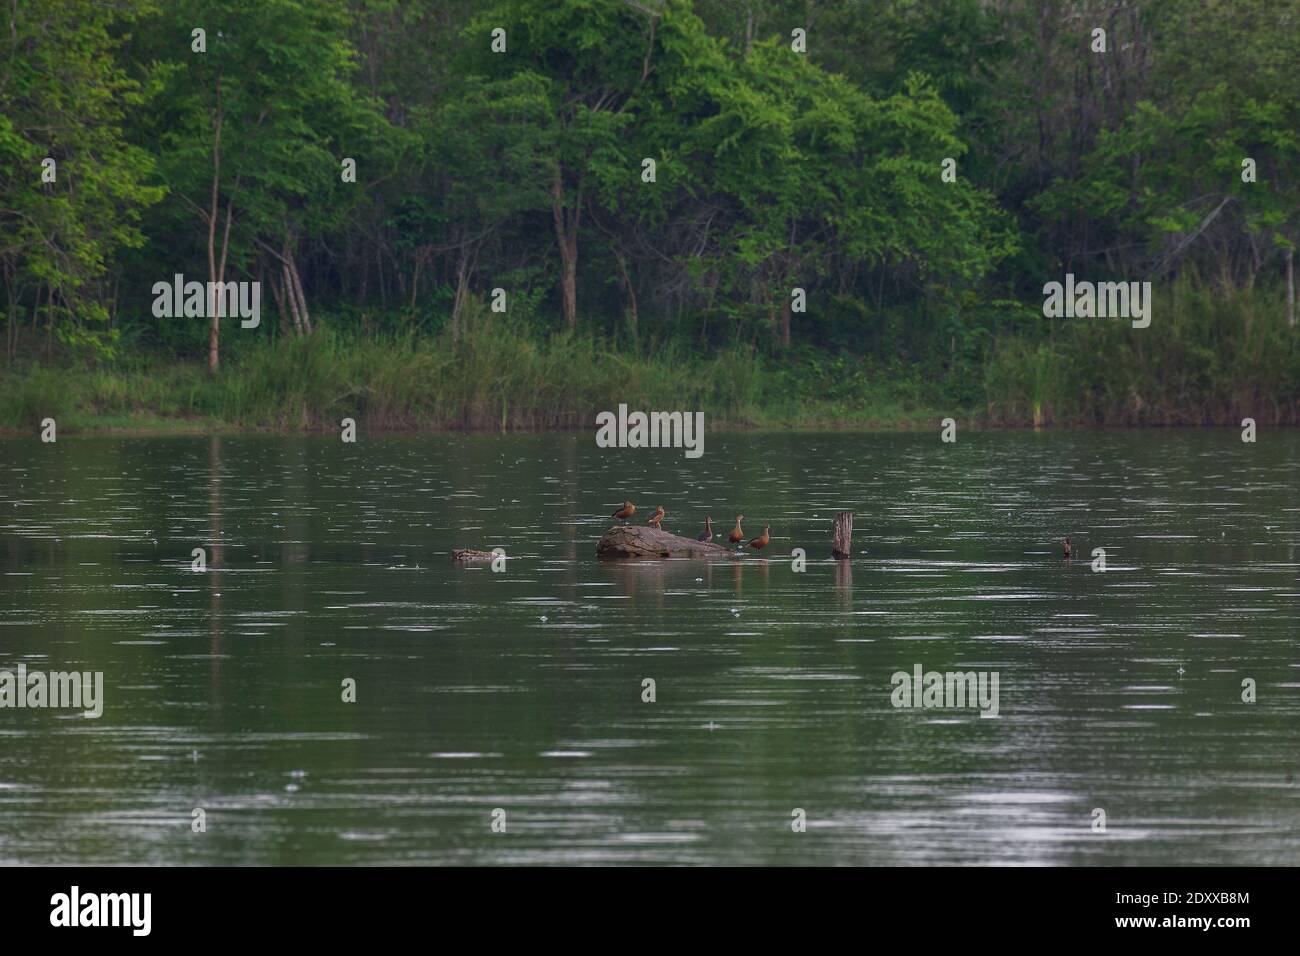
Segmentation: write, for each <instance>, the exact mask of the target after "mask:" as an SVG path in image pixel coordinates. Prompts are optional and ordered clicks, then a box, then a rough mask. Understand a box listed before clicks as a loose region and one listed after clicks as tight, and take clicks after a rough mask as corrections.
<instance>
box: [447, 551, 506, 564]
mask: <svg viewBox="0 0 1300 956" xmlns="http://www.w3.org/2000/svg"><path fill="white" fill-rule="evenodd" d="M505 556H506V555H505V552H504V551H503V552H501V557H503V558H504V557H505ZM495 557H496V555H495V554H494V553H493V552H491V551H479V550H477V549H476V548H456V549H454V550H453V551H452V552H451V559H452V560H453V561H491V560H492V559H493V558H495Z"/></svg>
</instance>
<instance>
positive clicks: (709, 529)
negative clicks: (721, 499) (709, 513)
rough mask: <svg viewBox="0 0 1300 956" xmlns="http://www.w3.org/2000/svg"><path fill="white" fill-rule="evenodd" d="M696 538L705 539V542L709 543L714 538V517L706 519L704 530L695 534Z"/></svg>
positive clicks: (697, 539)
mask: <svg viewBox="0 0 1300 956" xmlns="http://www.w3.org/2000/svg"><path fill="white" fill-rule="evenodd" d="M695 540H696V541H703V542H704V543H705V544H708V543H709V542H710V541H712V540H713V519H712V518H705V519H704V530H703V531H701V532H700V533H699V534H697V535H696V536H695Z"/></svg>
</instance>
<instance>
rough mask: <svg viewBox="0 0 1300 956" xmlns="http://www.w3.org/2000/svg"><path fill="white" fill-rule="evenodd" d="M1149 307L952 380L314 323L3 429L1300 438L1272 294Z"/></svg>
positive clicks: (98, 374) (130, 365)
mask: <svg viewBox="0 0 1300 956" xmlns="http://www.w3.org/2000/svg"><path fill="white" fill-rule="evenodd" d="M1158 301H1159V302H1160V303H1162V305H1161V306H1160V312H1159V314H1157V316H1156V318H1155V320H1154V321H1153V324H1152V326H1151V327H1150V328H1149V329H1143V330H1133V329H1131V328H1130V327H1129V325H1128V323H1126V322H1124V321H1122V320H1119V321H1116V320H1072V321H1069V322H1063V323H1060V324H1058V325H1057V326H1056V327H1055V328H1053V329H1052V334H1051V335H1050V336H1049V337H1047V338H1038V339H1035V340H1029V339H1026V338H1017V337H1005V338H1003V339H1002V340H1001V341H999V342H998V343H996V344H995V345H994V346H993V347H992V348H991V349H990V351H989V354H988V356H987V358H986V359H985V361H984V364H983V365H982V366H979V365H976V366H964V367H962V368H957V369H942V368H938V367H929V366H924V365H917V364H910V365H908V364H902V363H899V364H896V365H894V366H890V367H881V366H880V365H878V364H873V363H871V362H869V361H867V360H863V359H859V358H856V357H853V356H848V355H838V356H832V355H829V354H827V353H820V352H815V351H812V350H806V349H805V350H800V351H796V352H795V353H793V354H791V355H790V356H788V357H786V358H784V359H772V358H765V357H763V356H762V355H760V354H758V353H757V352H756V351H755V350H754V349H752V348H745V347H740V346H737V347H733V348H731V349H728V350H723V351H718V352H715V353H712V354H709V355H701V354H699V353H697V352H695V351H692V350H690V349H689V348H686V347H683V346H673V345H670V346H667V347H662V348H658V349H655V350H652V351H651V352H649V353H647V354H642V353H638V352H635V351H629V350H623V349H620V348H617V347H616V346H614V345H613V344H611V343H608V342H605V341H602V340H598V339H593V338H583V337H578V336H574V335H556V336H552V337H551V338H549V339H547V340H545V341H540V342H539V341H535V340H533V339H530V338H529V337H528V336H526V335H522V334H517V330H513V329H511V328H509V327H508V326H505V325H503V324H499V321H500V320H498V324H494V323H493V322H492V320H491V319H490V318H489V319H487V320H485V321H483V322H481V323H480V324H479V325H478V327H477V328H476V329H475V331H474V332H473V333H472V334H471V335H469V336H467V337H463V338H462V339H460V340H459V341H456V342H453V341H452V340H451V338H450V337H449V336H447V335H441V336H437V337H432V338H429V337H426V338H417V337H415V336H406V337H399V338H387V339H376V338H351V337H346V336H341V335H338V334H334V333H331V332H330V331H329V330H328V329H324V330H321V331H318V332H317V333H316V334H315V335H312V336H309V337H306V338H294V337H283V338H280V339H278V340H272V341H269V342H265V343H264V344H259V345H254V346H251V347H248V348H247V349H246V350H245V351H244V352H243V354H242V355H239V356H238V357H235V358H228V359H227V360H226V362H225V364H224V365H223V368H222V370H221V373H220V374H219V375H217V376H215V377H213V376H210V375H208V374H207V371H206V369H205V367H204V366H203V364H202V363H201V362H199V361H192V360H191V361H175V360H172V361H168V360H167V359H166V358H164V357H160V356H151V357H139V356H138V355H137V356H135V357H133V358H130V359H122V360H119V361H118V362H115V363H101V364H97V365H78V364H75V363H73V364H57V365H56V364H47V365H41V364H29V365H21V366H18V367H15V368H14V369H11V370H3V369H0V432H8V433H21V434H32V433H34V432H35V431H36V430H37V429H38V428H39V424H40V422H41V420H42V419H44V418H47V417H48V418H54V419H55V420H56V421H57V422H58V426H59V430H60V432H61V433H63V434H67V433H75V432H107V433H112V432H131V433H144V432H150V433H179V432H204V431H212V430H240V431H257V430H261V431H269V432H296V431H335V430H337V429H338V427H339V422H340V420H341V419H343V418H345V417H351V418H355V419H356V421H357V423H358V424H359V425H361V426H362V427H364V428H366V429H367V430H368V431H371V432H377V431H448V430H471V431H489V432H505V431H547V430H565V429H582V428H594V423H595V415H596V412H597V411H600V410H603V409H608V410H614V409H617V407H618V405H619V404H620V403H625V404H626V405H627V406H628V408H629V409H640V410H644V411H650V410H674V409H676V410H690V411H703V412H704V413H705V415H706V418H707V421H708V423H709V427H710V428H785V429H798V428H807V429H812V428H823V429H834V428H850V429H916V428H938V427H939V421H940V420H941V419H943V418H946V417H952V418H955V419H957V420H958V421H959V422H960V423H961V424H962V426H963V427H971V426H974V427H992V428H1022V427H1033V426H1035V425H1044V426H1050V427H1107V426H1120V427H1132V426H1178V425H1224V426H1226V425H1232V426H1239V425H1240V422H1241V419H1242V418H1243V417H1251V418H1254V419H1256V421H1257V423H1258V424H1260V425H1297V424H1300V329H1295V328H1289V327H1288V326H1287V325H1286V322H1285V319H1284V315H1283V313H1284V310H1283V308H1282V303H1281V301H1280V300H1279V299H1277V297H1276V296H1273V295H1268V296H1266V295H1264V294H1261V293H1258V292H1257V293H1254V294H1239V295H1235V296H1227V297H1225V296H1222V295H1213V294H1209V293H1206V292H1203V291H1198V290H1197V289H1196V288H1194V287H1192V286H1191V285H1190V284H1187V283H1182V284H1179V285H1175V286H1172V287H1169V288H1167V289H1166V291H1165V292H1164V293H1163V294H1162V295H1161V296H1160V298H1159V300H1158ZM972 385H973V386H974V387H973V388H972V387H971V386H972ZM958 395H960V396H962V398H961V399H957V398H955V397H954V396H958ZM972 396H974V397H975V398H974V400H972Z"/></svg>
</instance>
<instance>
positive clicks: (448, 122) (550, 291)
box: [0, 0, 1300, 430]
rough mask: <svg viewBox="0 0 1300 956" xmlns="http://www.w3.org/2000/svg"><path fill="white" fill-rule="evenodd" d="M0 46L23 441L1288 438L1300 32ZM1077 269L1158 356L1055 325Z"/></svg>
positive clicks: (1175, 25)
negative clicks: (1125, 298)
mask: <svg viewBox="0 0 1300 956" xmlns="http://www.w3.org/2000/svg"><path fill="white" fill-rule="evenodd" d="M10 19H11V20H12V21H13V22H12V24H11V26H12V29H11V30H10V31H8V36H6V37H4V38H3V39H0V48H3V51H4V54H3V57H0V283H2V284H3V287H4V290H5V297H4V299H3V300H0V309H3V314H2V315H0V321H3V325H4V331H5V335H4V348H3V351H2V352H0V428H3V429H8V430H27V429H30V428H32V427H34V425H35V424H36V423H37V422H39V421H40V420H41V419H42V418H45V417H51V416H52V417H56V418H58V419H59V420H60V424H61V427H64V428H69V427H70V428H72V429H77V428H85V429H94V428H107V427H123V428H131V427H150V428H152V427H186V428H188V427H231V428H236V427H237V428H270V429H301V428H309V429H310V428H336V427H337V424H338V421H339V419H341V418H342V417H349V416H350V417H355V418H356V419H357V420H358V422H362V421H364V422H367V423H369V425H370V427H371V428H387V429H412V428H474V429H507V430H509V429H538V428H567V427H590V426H591V424H592V422H593V421H594V415H595V412H596V411H598V410H601V409H612V408H616V407H617V405H618V404H619V403H621V402H626V403H628V404H629V405H631V406H632V407H641V408H663V409H669V408H678V409H683V408H685V409H692V410H703V411H705V412H706V414H707V415H708V416H709V417H710V420H711V421H712V422H715V423H720V422H728V423H732V424H735V425H758V426H764V425H766V426H807V427H815V426H882V427H889V426H898V425H903V426H919V425H925V426H926V427H933V426H934V425H935V423H936V421H937V417H946V416H949V415H951V416H954V417H958V418H961V419H963V420H966V421H969V422H972V423H974V424H980V425H987V426H1013V427H1019V426H1028V425H1034V424H1041V425H1046V426H1053V425H1056V426H1096V425H1196V424H1238V423H1239V422H1240V420H1241V418H1243V417H1253V418H1255V419H1256V420H1257V421H1258V422H1260V423H1261V424H1266V423H1267V424H1291V425H1294V424H1300V332H1298V331H1297V328H1296V325H1295V310H1296V306H1295V288H1294V287H1295V275H1294V271H1295V247H1296V244H1297V242H1300V134H1297V130H1300V74H1297V72H1296V71H1295V69H1294V64H1295V63H1296V62H1300V11H1297V9H1296V7H1295V6H1294V5H1293V4H1277V3H1272V2H1269V0H1232V2H1227V0H1152V2H1150V3H1143V4H1124V5H1119V4H1114V3H1111V2H1105V0H1047V2H1038V0H1034V2H1029V0H1000V2H996V3H988V2H982V0H935V2H926V3H915V2H912V0H885V2H882V3H880V4H876V5H873V6H872V11H871V15H870V16H867V15H866V14H865V13H864V12H863V7H862V5H861V4H859V3H856V2H855V0H822V2H818V3H816V4H813V3H810V2H806V0H635V2H634V0H561V2H557V0H490V2H470V0H420V2H409V3H398V2H395V0H313V2H310V3H304V2H299V0H213V2H202V3H200V2H197V0H174V2H168V3H159V2H154V0H124V2H122V3H118V4H113V5H103V4H99V3H95V2H93V0H65V2H63V3H59V4H26V3H19V4H17V5H16V7H15V10H14V11H13V15H12V16H11V18H10ZM1099 30H1100V31H1104V35H1103V36H1102V37H1101V38H1100V40H1099V34H1098V33H1097V31H1099ZM196 31H201V33H196ZM496 31H503V32H502V33H498V32H496ZM1099 43H1100V45H1101V46H1103V47H1104V49H1102V48H1099ZM1067 273H1071V274H1074V275H1076V276H1078V277H1080V278H1087V279H1090V280H1093V281H1125V282H1129V281H1133V282H1138V281H1151V282H1152V284H1153V285H1152V297H1151V305H1152V322H1151V325H1150V327H1148V328H1133V327H1132V326H1131V325H1130V323H1129V322H1128V321H1126V320H1124V319H1113V318H1112V319H1049V318H1046V317H1044V315H1043V309H1042V304H1043V285H1044V284H1045V283H1047V282H1053V281H1056V282H1060V281H1062V279H1063V278H1064V276H1065V275H1066V274H1067ZM178 274H180V275H183V276H184V277H185V279H186V280H198V281H201V282H209V281H210V282H257V283H259V289H260V290H261V315H260V323H259V324H258V325H257V326H256V327H254V328H245V327H242V326H241V322H240V321H239V319H237V318H235V317H227V318H224V319H223V318H221V317H220V316H211V315H209V316H206V317H205V316H194V317H190V318H160V317H158V316H157V314H156V311H157V310H156V309H155V300H156V297H157V292H156V291H155V285H156V284H158V283H162V284H164V285H167V284H170V283H171V282H172V281H173V277H174V276H175V275H178Z"/></svg>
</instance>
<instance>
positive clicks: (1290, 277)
mask: <svg viewBox="0 0 1300 956" xmlns="http://www.w3.org/2000/svg"><path fill="white" fill-rule="evenodd" d="M1286 323H1287V325H1289V326H1291V328H1295V250H1294V249H1288V250H1287V251H1286Z"/></svg>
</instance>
